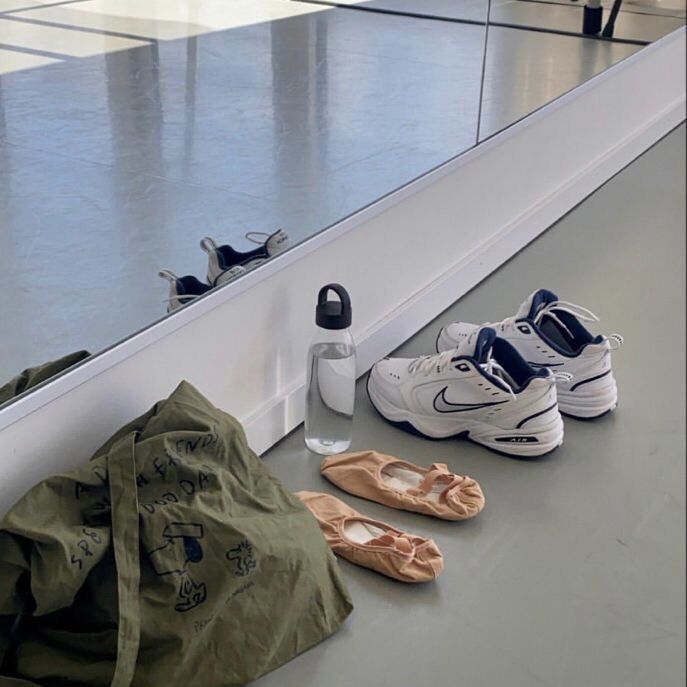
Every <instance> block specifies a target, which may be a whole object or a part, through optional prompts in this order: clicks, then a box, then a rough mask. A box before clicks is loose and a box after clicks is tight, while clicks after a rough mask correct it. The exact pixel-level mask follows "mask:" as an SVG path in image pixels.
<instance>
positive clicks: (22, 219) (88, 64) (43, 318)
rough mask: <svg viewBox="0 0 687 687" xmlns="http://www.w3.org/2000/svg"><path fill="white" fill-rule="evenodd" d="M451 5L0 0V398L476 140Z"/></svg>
mask: <svg viewBox="0 0 687 687" xmlns="http://www.w3.org/2000/svg"><path fill="white" fill-rule="evenodd" d="M469 4H470V6H471V8H472V9H471V12H472V13H473V15H475V16H478V17H479V19H480V21H479V23H478V24H475V25H465V26H462V25H461V26H456V25H453V24H445V23H444V22H437V21H417V22H416V21H413V20H411V19H409V18H408V17H402V16H391V15H385V14H371V13H363V12H358V11H353V10H349V9H341V8H333V7H326V6H321V5H316V4H312V3H307V2H291V1H289V0H259V1H258V2H232V3H226V2H224V0H204V2H202V3H199V2H192V1H191V0H189V2H188V3H163V4H162V5H161V4H160V3H153V2H148V1H147V0H142V1H141V2H136V3H132V2H120V1H119V0H99V1H98V2H95V1H94V0H71V1H70V2H69V3H64V2H55V3H54V4H51V3H50V2H49V1H48V2H45V3H42V4H40V5H39V3H34V2H32V1H31V0H29V1H28V2H20V1H18V0H0V288H1V289H2V291H3V293H4V294H5V296H6V297H5V298H2V299H0V328H1V330H2V337H1V338H0V389H1V388H2V387H3V382H5V380H10V379H13V381H12V382H11V383H8V384H5V386H4V391H1V390H0V401H2V400H4V401H6V402H7V401H10V400H11V399H13V398H16V396H17V394H19V393H21V392H24V391H26V390H28V389H30V388H34V387H35V385H36V384H38V383H41V382H43V381H45V379H47V378H49V377H50V376H51V375H52V374H55V373H59V372H60V371H62V370H64V369H66V368H68V367H70V366H71V365H73V364H74V363H75V362H76V363H77V364H78V362H80V361H82V360H83V359H84V355H85V354H79V355H77V356H76V358H75V357H74V354H73V352H74V351H84V350H85V351H89V352H91V353H97V352H99V351H102V350H103V349H105V348H107V347H109V346H111V345H113V344H114V343H116V342H118V341H121V340H122V339H124V338H126V337H128V336H130V335H131V334H132V333H134V332H136V331H139V330H141V329H143V328H145V327H147V326H149V325H150V324H151V323H153V322H155V321H156V320H158V319H159V318H161V317H163V316H164V315H165V313H166V312H167V311H168V310H169V311H174V310H176V309H177V308H178V307H180V306H183V305H186V304H188V303H191V302H192V301H194V300H195V299H196V298H197V297H199V296H202V295H203V294H205V293H207V292H208V291H209V290H210V288H211V286H218V285H223V284H227V283H228V282H230V281H232V280H236V279H238V278H240V277H241V276H242V275H244V274H246V273H247V272H248V271H250V270H252V269H255V268H256V267H259V265H260V264H261V263H263V262H264V261H265V259H267V258H269V257H271V256H273V255H276V254H277V253H280V252H283V251H284V250H287V249H288V248H289V247H292V246H294V245H297V244H298V243H300V242H302V241H303V240H305V239H307V238H309V237H311V236H313V235H314V234H316V233H317V232H320V231H322V230H324V229H325V228H326V227H328V226H330V225H332V224H334V223H336V222H338V221H340V220H341V219H343V218H344V217H346V216H348V215H350V214H352V213H354V212H355V211H357V210H359V209H361V208H362V207H364V206H366V205H368V204H370V203H372V202H374V201H375V200H377V199H378V198H380V197H381V196H383V195H386V194H388V193H389V192H391V191H393V190H395V189H397V188H398V187H399V186H401V185H403V184H406V183H407V182H409V181H411V180H412V179H414V178H416V177H418V176H420V175H422V174H423V173H425V172H426V171H427V170H429V169H431V168H432V167H435V166H437V165H439V164H441V163H442V162H444V161H445V160H446V159H447V158H448V157H452V156H454V155H457V154H459V153H461V152H463V151H465V150H467V149H468V148H470V147H472V146H474V145H475V144H476V142H477V131H478V112H479V93H480V87H481V72H482V64H483V61H484V43H485V35H486V26H485V24H486V17H487V0H470V3H469ZM27 6H29V7H28V9H27ZM31 6H32V7H31ZM280 230H281V231H280ZM158 274H159V275H160V276H161V277H162V278H160V276H158ZM208 277H209V282H210V283H208ZM63 356H67V357H66V358H63ZM46 361H51V362H50V364H49V365H48V366H47V367H42V365H43V364H44V363H46ZM34 366H39V369H37V370H31V371H30V372H28V373H25V374H24V375H23V376H21V377H19V378H17V375H18V373H19V372H20V371H21V370H24V369H25V368H32V367H34ZM3 396H4V398H3Z"/></svg>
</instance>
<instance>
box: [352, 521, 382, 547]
mask: <svg viewBox="0 0 687 687" xmlns="http://www.w3.org/2000/svg"><path fill="white" fill-rule="evenodd" d="M343 530H344V534H345V535H346V537H347V538H348V539H350V540H351V541H353V542H355V543H356V544H367V543H368V542H371V541H372V540H373V539H377V538H379V537H381V536H382V535H383V534H386V532H385V531H384V530H383V529H382V528H381V527H376V526H375V525H371V524H370V523H369V522H360V520H349V521H348V522H345V523H344V527H343Z"/></svg>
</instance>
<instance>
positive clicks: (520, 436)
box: [367, 375, 564, 458]
mask: <svg viewBox="0 0 687 687" xmlns="http://www.w3.org/2000/svg"><path fill="white" fill-rule="evenodd" d="M370 381H371V375H369V376H368V378H367V395H368V396H369V398H370V402H371V403H372V405H373V406H374V408H375V409H376V410H377V412H378V413H379V414H380V415H381V416H382V417H383V418H384V419H385V420H387V421H388V422H390V423H391V424H394V425H396V426H400V427H401V428H402V429H406V430H409V431H412V432H413V433H416V434H419V435H421V436H423V437H426V438H428V439H449V438H455V439H458V438H462V439H469V440H470V441H472V442H474V443H476V444H479V445H480V446H484V447H485V448H488V449H490V450H491V451H495V452H496V453H501V454H504V455H507V456H514V457H519V458H535V457H539V456H543V455H546V454H547V453H551V452H552V451H555V450H556V449H557V448H558V447H559V446H560V445H561V444H562V443H563V436H564V434H563V419H562V418H561V416H560V413H559V412H558V410H557V408H555V407H554V408H552V409H551V410H550V411H548V412H546V413H544V414H543V415H542V416H541V418H537V420H539V421H540V423H539V424H537V425H536V426H530V423H527V426H525V427H522V428H520V429H502V428H500V427H495V426H494V425H489V424H487V423H484V422H479V421H477V420H465V419H461V420H457V419H456V418H455V417H422V416H418V415H415V414H414V413H410V412H408V411H407V410H404V409H402V408H398V407H396V406H394V405H393V404H391V403H389V402H388V401H387V400H386V399H384V398H382V397H381V396H379V395H378V394H377V393H376V392H375V389H374V384H371V383H370ZM544 418H548V419H546V420H544V421H543V422H542V421H541V419H544Z"/></svg>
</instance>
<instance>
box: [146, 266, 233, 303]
mask: <svg viewBox="0 0 687 687" xmlns="http://www.w3.org/2000/svg"><path fill="white" fill-rule="evenodd" d="M245 273H246V270H245V269H244V268H243V267H241V266H240V265H235V266H234V267H232V268H231V269H228V270H227V271H226V272H225V273H224V275H223V276H224V278H223V280H222V281H221V282H220V283H221V284H227V283H228V282H230V281H233V280H234V279H237V278H238V277H240V276H241V275H242V274H245ZM157 274H158V276H160V277H162V278H163V279H165V280H166V281H168V282H169V296H168V297H167V312H168V313H170V312H172V311H174V310H176V309H177V308H180V307H181V306H182V305H188V303H190V302H191V301H193V300H195V299H196V298H200V296H204V295H205V294H206V293H207V292H208V291H211V290H212V289H213V288H215V287H214V286H211V285H210V284H205V283H204V282H202V281H200V280H199V279H198V278H197V277H194V276H193V275H192V274H187V275H186V276H185V277H177V275H176V274H174V272H172V270H168V269H164V270H160V271H159V272H158V273H157ZM215 286H219V284H216V285H215Z"/></svg>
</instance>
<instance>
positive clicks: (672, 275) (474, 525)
mask: <svg viewBox="0 0 687 687" xmlns="http://www.w3.org/2000/svg"><path fill="white" fill-rule="evenodd" d="M684 149H685V127H684V125H683V126H682V127H681V128H680V129H678V130H676V131H675V132H673V133H672V134H671V135H670V136H669V137H668V138H666V139H664V140H663V141H662V142H660V143H659V144H658V145H657V146H655V147H654V148H653V149H652V150H651V151H649V152H648V153H646V154H645V155H644V156H643V157H642V158H640V159H639V160H638V161H636V162H635V163H634V164H632V165H631V166H630V167H629V168H627V169H626V170H625V171H623V172H622V173H621V174H620V175H619V176H617V177H616V178H615V179H613V180H612V181H610V182H609V183H608V184H607V185H606V186H605V187H604V188H602V189H601V190H599V191H598V192H597V193H596V194H594V195H593V196H592V197H591V198H589V199H588V200H587V201H586V202H584V203H583V204H582V205H581V206H580V207H578V208H577V209H576V210H574V211H573V212H572V213H571V214H570V215H568V216H567V217H565V218H564V219H562V220H561V221H560V222H559V223H558V224H556V225H555V226H554V227H553V228H552V229H551V230H550V231H548V232H547V233H546V234H545V235H543V236H542V237H540V238H539V239H538V240H537V241H535V242H534V243H533V244H532V245H530V246H529V247H528V248H526V249H525V250H524V251H523V252H521V253H520V254H519V255H517V256H516V257H515V258H513V259H512V260H511V261H510V262H509V263H508V264H507V265H505V266H504V267H503V268H501V269H500V270H498V271H497V272H496V273H494V274H493V275H492V276H491V277H489V278H488V279H487V280H485V281H484V282H483V283H482V284H480V285H479V286H478V287H477V288H476V289H474V290H473V291H472V292H471V293H469V294H468V295H467V296H466V297H464V298H463V299H461V300H460V301H459V302H458V303H457V304H456V305H454V306H453V307H452V308H451V309H450V310H449V311H447V312H446V313H444V314H443V315H442V316H441V317H439V318H438V320H437V321H436V322H434V323H433V324H432V325H430V326H429V327H428V328H427V329H426V330H424V331H422V332H420V333H419V334H418V335H417V336H416V337H414V338H413V339H412V340H411V341H409V342H407V343H406V344H405V345H404V346H403V347H402V349H401V350H400V351H399V354H403V355H417V354H421V353H425V352H431V350H432V347H433V343H434V338H435V334H436V331H437V329H438V328H439V326H440V325H442V324H444V323H447V322H450V321H452V320H454V319H459V318H462V319H465V320H469V321H481V320H484V319H490V320H494V319H497V318H501V317H504V316H506V315H509V314H512V313H513V312H514V309H515V307H516V306H517V305H518V300H519V296H520V295H521V296H522V297H523V298H524V297H525V296H526V295H527V294H528V293H529V292H531V291H532V290H534V289H535V288H538V287H542V286H545V287H547V288H551V289H553V290H555V291H556V292H558V294H559V295H560V296H561V297H563V298H565V299H569V300H572V301H573V302H577V303H580V304H583V305H586V306H590V307H591V308H592V310H594V311H595V312H596V313H597V314H598V315H600V316H601V317H602V318H603V320H602V323H601V327H602V329H601V331H604V332H606V333H610V332H616V331H617V332H621V333H623V334H624V335H625V337H626V344H625V346H624V347H623V348H622V349H621V350H620V351H618V352H617V353H616V354H615V369H616V375H617V379H618V383H619V387H620V406H619V408H618V410H617V411H616V412H615V413H614V414H612V415H610V416H607V417H605V418H603V419H601V420H598V421H596V422H579V421H578V422H576V421H573V420H569V421H567V422H566V439H565V443H564V445H563V447H562V448H560V449H559V450H558V451H556V452H554V453H553V454H551V455H550V456H548V457H546V458H544V459H540V460H535V461H531V462H528V461H518V460H513V459H509V458H506V457H501V456H499V455H495V454H493V453H490V452H489V451H487V450H485V449H482V448H480V447H477V446H475V445H472V444H469V443H465V442H460V441H444V442H431V441H426V440H423V439H420V438H417V437H415V436H411V435H408V434H406V433H404V432H402V431H399V430H397V429H395V428H394V427H392V426H390V425H388V424H386V423H384V422H383V421H382V420H381V419H380V418H379V417H378V416H377V415H376V414H375V413H374V412H373V410H372V409H371V407H370V405H369V403H368V401H367V399H366V397H365V394H364V391H363V388H362V385H359V386H360V388H359V394H358V399H357V410H356V417H355V440H354V445H353V449H364V448H375V449H377V450H380V451H384V452H387V453H390V454H392V455H396V456H400V457H404V458H408V459H411V460H414V461H416V462H418V463H420V464H423V465H429V464H430V463H432V462H434V461H437V462H446V463H448V464H449V466H450V468H452V469H453V470H454V471H456V472H458V473H465V474H470V475H472V476H473V477H475V478H476V479H478V480H479V481H480V483H481V484H482V487H483V489H484V491H485V494H486V497H487V507H486V509H485V511H484V512H483V513H482V514H481V515H480V516H478V518H476V519H475V520H472V521H469V522H466V523H446V522H441V521H435V520H432V519H430V518H424V517H422V516H419V515H413V514H410V513H403V512H398V511H394V510H391V509H387V508H384V507H382V506H379V505H376V504H373V503H369V502H365V501H362V500H360V499H356V498H354V497H350V496H348V495H343V492H338V491H337V490H336V488H335V487H333V486H332V485H330V484H329V483H327V482H325V481H324V480H323V479H322V478H321V477H320V476H319V473H318V459H317V457H315V456H314V455H313V454H309V453H308V452H307V451H306V449H305V448H304V446H303V443H302V435H301V431H300V430H299V431H297V432H295V433H294V434H293V435H291V436H290V437H288V438H287V439H285V440H284V441H283V442H282V443H281V444H280V445H279V446H277V447H276V448H275V449H273V450H272V451H271V452H270V453H269V454H267V456H266V461H267V464H268V465H269V467H270V468H271V470H272V471H273V472H274V473H275V474H276V475H277V476H278V477H280V478H281V479H283V480H284V482H285V484H286V485H287V487H289V488H291V489H293V490H298V489H312V490H321V491H331V492H332V493H336V494H338V495H339V496H343V498H345V500H346V501H348V502H350V503H351V504H352V505H354V506H355V507H357V508H359V509H360V510H361V511H362V512H364V513H367V514H369V515H371V516H372V517H376V518H380V519H383V520H386V521H387V522H390V523H393V524H395V525H397V526H399V527H401V528H405V529H407V530H408V531H412V532H416V533H419V534H422V535H425V536H431V537H434V538H435V540H436V541H437V543H438V544H439V546H440V547H441V549H442V550H443V552H444V556H445V560H446V572H445V574H444V575H443V577H441V578H440V579H439V580H438V581H437V582H436V583H432V584H428V585H425V586H416V587H413V586H406V585H403V584H401V583H396V582H393V581H390V580H388V579H386V578H384V577H382V576H380V575H377V574H375V573H373V572H370V571H366V570H363V569H360V568H355V567H353V566H352V565H349V564H348V563H346V562H342V568H343V571H344V574H345V577H346V580H347V582H348V584H349V588H350V591H351V593H352V595H353V599H354V602H355V604H356V610H355V612H354V613H353V615H352V616H351V618H350V621H349V622H348V623H347V625H346V627H345V628H344V629H343V630H342V631H340V632H339V633H338V634H337V635H336V636H334V637H333V638H331V639H330V640H328V641H327V642H325V643H323V644H322V645H320V646H319V647H316V648H315V649H313V650H312V651H310V652H308V653H307V654H305V655H303V656H301V657H299V658H298V659H296V660H295V661H293V662H292V663H290V664H288V665H287V666H284V667H283V668H282V669H280V670H278V671H277V672H275V673H273V674H272V675H270V676H267V677H265V678H263V679H262V680H260V681H258V683H256V685H257V684H259V685H260V687H268V686H269V687H272V686H274V687H351V686H352V685H359V686H360V687H417V686H418V685H436V686H437V687H449V685H476V686H480V687H482V686H483V687H506V686H508V687H582V686H584V687H646V686H647V685H652V687H677V686H678V685H683V684H684V683H685V660H684V652H685V624H684V622H685V586H684V580H685V463H684V455H685V258H684V256H685V231H684V227H685V195H684V188H685V161H684ZM514 299H515V300H514Z"/></svg>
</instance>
